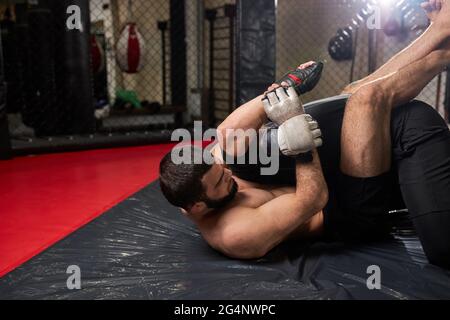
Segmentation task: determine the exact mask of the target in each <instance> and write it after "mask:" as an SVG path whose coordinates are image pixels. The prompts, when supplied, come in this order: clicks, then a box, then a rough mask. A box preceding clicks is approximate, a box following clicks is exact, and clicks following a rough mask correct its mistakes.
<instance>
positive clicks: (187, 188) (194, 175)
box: [159, 146, 212, 210]
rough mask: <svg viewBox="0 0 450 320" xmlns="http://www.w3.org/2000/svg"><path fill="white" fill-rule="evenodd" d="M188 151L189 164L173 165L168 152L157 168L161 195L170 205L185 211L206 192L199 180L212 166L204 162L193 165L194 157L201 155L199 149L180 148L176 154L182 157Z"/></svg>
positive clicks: (194, 147) (193, 147)
mask: <svg viewBox="0 0 450 320" xmlns="http://www.w3.org/2000/svg"><path fill="white" fill-rule="evenodd" d="M189 149H190V151H191V160H192V161H191V162H190V164H175V163H174V162H173V161H172V156H171V152H169V153H168V154H166V155H165V156H164V158H163V159H162V160H161V163H160V166H159V183H160V186H161V191H162V193H163V194H164V196H165V197H166V199H167V200H168V201H169V202H170V203H171V204H172V205H174V206H176V207H180V208H183V209H185V210H189V209H190V207H191V206H192V205H193V204H194V203H195V202H197V201H201V200H202V199H203V198H204V195H205V193H206V192H205V190H204V187H203V184H202V181H201V180H202V178H203V176H204V175H205V174H206V173H207V172H208V171H209V170H210V169H211V168H212V165H210V164H207V163H205V162H204V161H202V163H201V164H194V155H195V154H196V153H197V154H198V153H199V152H200V153H203V151H202V149H201V148H199V147H196V146H192V147H191V148H189V147H188V148H182V149H181V150H180V151H179V152H178V153H177V154H179V155H180V156H181V157H182V156H183V152H185V151H187V150H189ZM202 159H203V158H202Z"/></svg>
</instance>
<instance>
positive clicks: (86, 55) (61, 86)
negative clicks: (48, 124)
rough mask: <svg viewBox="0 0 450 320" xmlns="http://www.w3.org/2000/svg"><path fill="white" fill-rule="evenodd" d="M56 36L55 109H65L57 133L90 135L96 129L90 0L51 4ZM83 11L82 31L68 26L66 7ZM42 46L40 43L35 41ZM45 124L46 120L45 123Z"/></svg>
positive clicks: (69, 0)
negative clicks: (74, 6) (72, 6)
mask: <svg viewBox="0 0 450 320" xmlns="http://www.w3.org/2000/svg"><path fill="white" fill-rule="evenodd" d="M50 3H51V4H52V15H53V16H52V17H51V19H50V21H55V22H54V27H53V29H52V32H53V33H54V34H55V39H57V42H55V43H56V44H57V45H56V46H55V53H54V55H55V57H56V66H55V74H56V77H55V80H56V88H57V100H56V103H55V109H56V110H58V112H59V110H62V111H61V112H63V114H62V115H61V116H60V118H59V119H57V120H58V124H60V128H59V130H58V131H55V132H52V133H51V134H52V135H55V134H88V133H93V132H94V130H95V117H94V96H93V90H92V88H93V81H92V80H93V72H92V67H91V45H90V44H91V43H90V34H91V31H90V11H89V0H74V1H71V0H58V1H51V2H50ZM71 5H76V6H78V7H79V8H80V15H81V16H80V18H81V19H80V20H81V21H80V22H81V24H82V25H81V30H82V31H81V30H69V29H68V28H67V27H66V21H67V8H68V7H69V6H71ZM34 43H36V44H37V45H39V42H34ZM44 124H45V121H44Z"/></svg>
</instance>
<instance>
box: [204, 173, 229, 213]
mask: <svg viewBox="0 0 450 320" xmlns="http://www.w3.org/2000/svg"><path fill="white" fill-rule="evenodd" d="M237 192H238V185H237V183H236V181H234V180H233V186H232V187H231V191H230V193H229V194H228V195H227V196H226V197H224V198H222V199H219V200H212V199H209V198H208V197H205V198H204V199H203V200H202V201H203V202H204V203H206V205H207V206H208V208H211V209H220V208H223V207H225V206H226V205H227V204H229V203H230V202H231V201H232V200H233V199H234V197H235V196H236V193H237Z"/></svg>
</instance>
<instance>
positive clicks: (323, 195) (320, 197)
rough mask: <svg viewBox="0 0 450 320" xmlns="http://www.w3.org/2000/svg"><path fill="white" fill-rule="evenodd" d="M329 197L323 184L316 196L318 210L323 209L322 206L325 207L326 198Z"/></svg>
mask: <svg viewBox="0 0 450 320" xmlns="http://www.w3.org/2000/svg"><path fill="white" fill-rule="evenodd" d="M329 198H330V194H329V192H328V187H327V185H326V184H325V186H324V187H323V188H321V190H320V192H319V194H318V196H317V200H316V202H317V207H318V211H320V210H323V208H325V206H326V205H327V203H328V200H329Z"/></svg>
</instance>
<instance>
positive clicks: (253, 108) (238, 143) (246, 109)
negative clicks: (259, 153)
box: [217, 95, 267, 156]
mask: <svg viewBox="0 0 450 320" xmlns="http://www.w3.org/2000/svg"><path fill="white" fill-rule="evenodd" d="M262 98H263V96H262V95H261V96H258V97H256V98H255V99H253V100H250V101H249V102H247V103H245V104H243V105H242V106H240V107H239V108H237V109H236V110H235V111H234V112H233V113H232V114H230V115H229V116H228V117H227V118H226V119H225V120H224V121H223V122H222V124H220V125H219V127H218V128H217V135H218V139H219V143H220V146H221V148H222V150H225V152H226V153H228V154H229V155H232V156H239V155H242V154H243V153H245V151H246V150H247V148H248V145H249V143H250V139H249V138H248V137H249V136H251V135H250V134H251V131H254V132H255V133H257V132H258V130H259V129H260V128H261V127H262V126H263V125H264V124H265V123H266V122H267V116H266V113H265V111H264V106H263V103H262ZM237 130H241V131H247V132H248V133H249V135H245V134H244V135H242V134H238V135H237V139H236V138H235V137H234V135H235V134H237V133H238V132H237Z"/></svg>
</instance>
